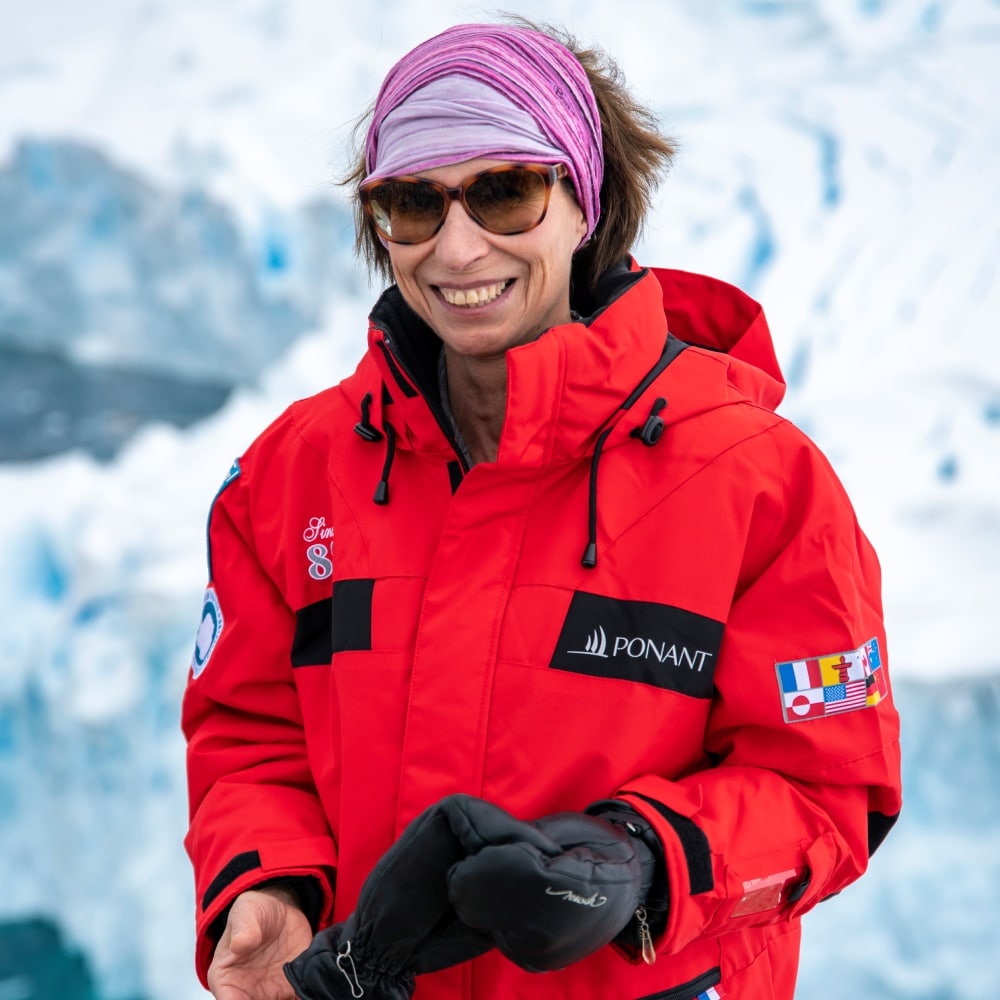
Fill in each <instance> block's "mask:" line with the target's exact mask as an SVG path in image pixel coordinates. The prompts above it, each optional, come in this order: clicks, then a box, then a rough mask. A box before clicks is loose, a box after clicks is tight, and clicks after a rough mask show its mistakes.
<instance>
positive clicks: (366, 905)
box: [285, 796, 493, 1000]
mask: <svg viewBox="0 0 1000 1000" xmlns="http://www.w3.org/2000/svg"><path fill="white" fill-rule="evenodd" d="M464 798H465V796H450V797H449V798H447V799H444V800H442V801H441V802H439V803H437V804H436V805H433V806H431V807H430V808H429V809H426V810H425V811H424V812H422V813H421V814H420V815H419V816H418V817H417V818H416V819H415V820H414V821H413V822H412V823H411V824H410V825H409V826H408V827H407V828H406V829H405V830H404V831H403V834H402V836H401V837H400V838H399V840H398V841H396V843H395V844H394V845H393V846H392V847H391V848H389V850H388V851H386V853H385V854H384V855H383V856H382V858H381V860H380V861H379V862H378V864H377V865H376V866H375V867H374V868H373V869H372V872H371V874H370V875H369V876H368V878H367V879H366V880H365V883H364V885H363V886H362V888H361V894H360V896H359V898H358V905H357V908H356V909H355V911H354V913H352V914H351V916H350V917H349V918H348V919H347V921H346V922H345V923H343V924H336V925H334V926H333V927H328V928H326V929H325V930H322V931H320V932H319V933H318V934H317V935H316V937H315V938H314V939H313V942H312V944H311V945H310V946H309V948H308V949H307V950H306V951H304V952H303V953H302V954H301V955H299V956H298V957H297V958H296V959H294V960H293V961H291V962H289V963H287V964H286V965H285V975H286V976H287V977H288V981H289V982H290V983H291V984H292V986H293V988H294V989H295V992H296V994H297V995H298V996H299V997H300V998H302V1000H342V998H343V1000H349V998H350V1000H356V998H359V997H362V996H364V997H366V998H373V1000H408V998H409V997H410V996H411V995H412V993H413V987H414V982H413V976H414V975H416V974H419V973H422V972H435V971H437V970H438V969H444V968H447V967H448V966H450V965H456V964H458V963H459V962H464V961H466V960H468V959H470V958H475V957H476V956H478V955H482V954H483V953H484V952H486V951H489V949H490V948H492V947H493V940H492V938H491V937H490V936H489V935H488V934H485V933H483V932H482V931H480V930H477V929H474V928H471V927H468V926H466V925H465V924H463V923H462V922H461V921H460V920H459V919H458V916H457V915H456V913H455V911H454V909H453V908H452V905H451V902H450V901H449V899H448V887H447V873H448V871H449V869H450V868H451V867H452V866H453V865H455V864H456V863H457V862H458V861H459V860H461V859H462V858H464V857H465V855H466V851H465V848H464V846H463V844H462V843H461V841H460V840H459V838H458V837H457V836H456V834H455V833H454V830H453V828H452V817H453V813H454V811H455V806H454V800H456V799H464ZM361 991H363V992H361Z"/></svg>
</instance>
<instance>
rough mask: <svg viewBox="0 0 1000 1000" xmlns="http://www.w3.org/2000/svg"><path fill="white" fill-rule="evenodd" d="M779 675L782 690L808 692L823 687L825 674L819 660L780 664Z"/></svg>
mask: <svg viewBox="0 0 1000 1000" xmlns="http://www.w3.org/2000/svg"><path fill="white" fill-rule="evenodd" d="M778 674H779V676H780V677H781V690H782V691H785V692H789V691H808V690H809V689H810V688H818V687H822V686H823V674H822V671H821V670H820V665H819V660H793V661H792V662H791V663H779V664H778Z"/></svg>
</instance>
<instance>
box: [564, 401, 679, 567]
mask: <svg viewBox="0 0 1000 1000" xmlns="http://www.w3.org/2000/svg"><path fill="white" fill-rule="evenodd" d="M666 405H667V401H666V400H665V399H664V398H663V397H662V396H659V397H657V399H656V400H655V402H654V403H653V406H652V409H651V410H650V411H649V416H648V417H647V418H646V422H645V423H644V424H643V425H642V426H641V427H636V428H635V429H634V430H632V432H631V433H630V434H629V437H634V438H637V439H638V440H640V441H641V442H642V443H643V444H644V445H646V447H648V448H652V447H653V445H655V444H656V443H657V442H658V441H659V440H660V438H661V437H662V436H663V428H664V423H663V418H662V417H661V416H660V411H661V410H662V409H663V408H664V407H665V406H666ZM612 430H614V428H613V427H608V428H606V429H605V430H603V431H602V432H601V433H600V435H599V436H598V438H597V443H596V444H595V445H594V454H593V455H592V456H591V458H590V487H589V490H588V496H587V547H586V549H584V552H583V558H582V559H581V560H580V562H581V563H582V564H583V567H584V568H585V569H593V568H594V567H595V566H596V565H597V467H598V464H599V463H600V461H601V452H602V450H603V449H604V442H605V441H606V440H607V437H608V435H609V434H610V433H611V431H612Z"/></svg>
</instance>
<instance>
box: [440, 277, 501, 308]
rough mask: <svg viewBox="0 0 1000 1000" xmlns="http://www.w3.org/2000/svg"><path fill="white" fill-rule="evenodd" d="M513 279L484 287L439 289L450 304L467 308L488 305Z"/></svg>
mask: <svg viewBox="0 0 1000 1000" xmlns="http://www.w3.org/2000/svg"><path fill="white" fill-rule="evenodd" d="M510 283H511V279H510V278H508V279H507V280H505V281H497V282H495V283H494V284H492V285H483V287H482V288H441V287H438V291H439V292H440V293H441V297H442V298H443V299H444V300H445V302H447V303H448V305H450V306H462V307H464V308H466V309H475V308H477V307H482V306H488V305H489V304H490V303H491V302H493V301H495V300H496V299H498V298H499V297H500V296H501V295H502V294H503V293H504V292H505V291H506V290H507V288H508V287H509V286H510Z"/></svg>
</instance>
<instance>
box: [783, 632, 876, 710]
mask: <svg viewBox="0 0 1000 1000" xmlns="http://www.w3.org/2000/svg"><path fill="white" fill-rule="evenodd" d="M774 667H775V672H776V673H777V675H778V688H779V690H780V691H781V710H782V713H783V714H784V717H785V722H805V721H806V720H807V719H819V718H825V717H826V716H829V715H838V714H839V713H841V712H855V711H857V710H859V709H862V708H871V707H872V706H874V705H877V704H878V703H879V702H880V701H882V699H883V698H885V697H886V696H887V695H888V693H889V685H888V682H887V681H886V676H885V671H884V670H883V669H882V656H881V651H880V650H879V644H878V639H877V638H873V639H869V640H868V642H866V643H863V644H862V645H860V646H859V647H858V648H857V649H850V650H848V651H847V652H845V653H829V654H827V655H825V656H813V657H810V658H808V659H805V660H790V661H788V662H786V663H776V664H775V665H774Z"/></svg>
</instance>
